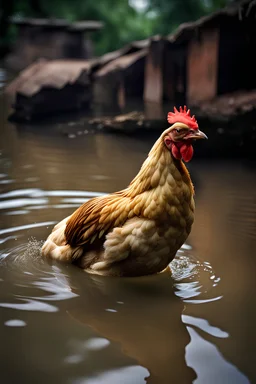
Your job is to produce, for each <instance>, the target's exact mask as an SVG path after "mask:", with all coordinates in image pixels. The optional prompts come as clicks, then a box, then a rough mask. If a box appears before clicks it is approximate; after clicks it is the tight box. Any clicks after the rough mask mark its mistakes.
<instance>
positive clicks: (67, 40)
mask: <svg viewBox="0 0 256 384" xmlns="http://www.w3.org/2000/svg"><path fill="white" fill-rule="evenodd" d="M12 24H14V25H15V26H16V28H17V40H16V43H15V45H14V47H13V50H12V52H11V53H10V54H9V55H8V56H7V58H6V60H5V63H6V66H7V68H9V69H11V70H15V71H20V70H22V69H24V68H25V67H27V66H28V65H30V64H31V63H33V62H34V61H35V60H37V59H39V58H46V59H50V60H53V59H89V58H91V57H92V56H93V47H92V42H91V39H90V32H93V31H97V30H99V29H101V28H102V27H103V24H102V23H101V22H98V21H82V22H75V23H69V22H67V21H66V20H59V19H31V18H13V19H12Z"/></svg>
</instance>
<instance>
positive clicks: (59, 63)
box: [5, 59, 91, 97]
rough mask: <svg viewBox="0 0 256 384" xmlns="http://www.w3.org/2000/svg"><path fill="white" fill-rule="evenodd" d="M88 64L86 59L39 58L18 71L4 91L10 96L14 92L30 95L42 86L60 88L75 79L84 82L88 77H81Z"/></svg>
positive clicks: (13, 94)
mask: <svg viewBox="0 0 256 384" xmlns="http://www.w3.org/2000/svg"><path fill="white" fill-rule="evenodd" d="M90 65H91V63H90V62H89V61H86V60H49V61H48V60H46V59H41V60H39V61H38V62H36V63H33V64H31V65H30V66H29V67H27V68H26V69H24V70H23V71H22V72H20V74H19V76H18V77H17V78H15V79H14V80H13V81H12V82H11V83H10V84H9V85H8V86H7V87H6V89H5V92H6V93H7V94H8V95H9V96H11V97H13V96H15V94H16V93H20V94H22V95H25V96H27V97H31V96H33V95H34V94H36V93H37V92H39V91H40V90H41V89H42V88H43V87H52V88H57V89H61V88H63V87H64V86H65V85H67V84H73V83H75V82H77V81H79V82H81V83H82V84H86V83H87V82H88V78H87V76H85V77H83V76H82V73H83V72H87V71H88V70H89V68H90Z"/></svg>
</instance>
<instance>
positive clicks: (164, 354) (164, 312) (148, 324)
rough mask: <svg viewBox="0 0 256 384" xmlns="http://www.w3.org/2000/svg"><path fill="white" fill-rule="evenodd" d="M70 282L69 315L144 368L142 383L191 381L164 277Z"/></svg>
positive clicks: (178, 304)
mask: <svg viewBox="0 0 256 384" xmlns="http://www.w3.org/2000/svg"><path fill="white" fill-rule="evenodd" d="M70 277H71V279H70V284H71V286H72V290H73V291H75V292H76V293H79V296H78V297H77V298H76V299H74V300H73V301H72V302H71V308H69V310H68V313H69V315H70V316H72V318H74V319H75V320H77V321H79V322H81V323H83V324H85V325H86V326H90V327H91V328H93V329H94V330H95V331H96V332H97V333H99V334H100V335H102V336H103V337H104V338H107V339H109V340H112V341H115V342H117V343H120V345H121V350H122V351H123V353H125V354H126V355H128V356H129V357H131V358H133V359H135V360H136V361H137V362H138V363H139V364H140V365H142V366H143V367H145V368H147V370H148V371H149V375H148V378H147V379H146V381H147V383H166V382H179V383H188V382H192V381H193V379H194V378H195V377H196V376H195V374H194V372H193V370H192V369H191V368H189V367H187V365H186V362H185V347H186V345H187V344H188V343H189V341H190V338H189V334H188V332H187V330H186V327H185V326H184V324H183V323H182V319H181V313H182V311H183V303H182V301H181V300H179V299H178V298H177V296H176V295H175V293H174V288H173V280H172V278H171V275H170V274H169V273H168V272H166V273H163V274H160V275H158V276H153V277H145V278H142V279H113V278H110V279H109V278H107V279H104V278H102V277H96V276H91V275H86V276H85V277H83V279H77V276H76V275H74V276H71V275H70ZM72 277H75V280H74V279H72ZM177 333H178V334H179V343H177V342H175V340H176V334H177ZM174 367H175V369H174Z"/></svg>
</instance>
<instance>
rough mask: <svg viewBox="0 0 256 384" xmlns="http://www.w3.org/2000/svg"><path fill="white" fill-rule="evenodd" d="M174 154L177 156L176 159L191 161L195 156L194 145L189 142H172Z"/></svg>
mask: <svg viewBox="0 0 256 384" xmlns="http://www.w3.org/2000/svg"><path fill="white" fill-rule="evenodd" d="M171 149H172V154H173V156H174V157H175V159H178V160H181V159H182V160H183V161H185V162H186V163H187V162H188V161H190V160H191V159H192V157H193V153H194V150H193V147H192V145H191V144H188V143H182V144H181V143H172V147H171Z"/></svg>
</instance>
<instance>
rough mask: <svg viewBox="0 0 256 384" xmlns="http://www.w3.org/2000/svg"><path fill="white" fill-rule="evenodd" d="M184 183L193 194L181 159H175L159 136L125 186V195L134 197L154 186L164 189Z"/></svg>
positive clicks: (187, 173) (188, 176)
mask: <svg viewBox="0 0 256 384" xmlns="http://www.w3.org/2000/svg"><path fill="white" fill-rule="evenodd" d="M182 183H185V184H186V185H187V186H188V187H189V191H190V192H191V194H192V195H193V194H194V188H193V184H192V182H191V179H190V175H189V172H188V170H187V168H186V166H185V165H184V163H183V162H182V161H181V160H177V159H175V158H174V157H173V156H172V154H171V152H170V151H169V149H168V148H167V147H166V146H165V144H164V142H163V139H162V137H160V138H159V139H158V140H157V141H156V143H155V144H154V146H153V147H152V149H151V151H150V152H149V154H148V157H147V159H146V160H145V161H144V163H143V164H142V167H141V169H140V171H139V173H138V174H137V176H136V177H135V178H134V179H133V180H132V182H131V183H130V185H129V187H128V188H127V190H126V191H127V195H129V196H130V197H135V196H137V195H138V194H141V193H143V192H146V191H151V190H154V189H155V188H158V189H159V188H160V189H162V188H163V189H166V186H173V188H175V187H176V186H177V185H181V184H182Z"/></svg>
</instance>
